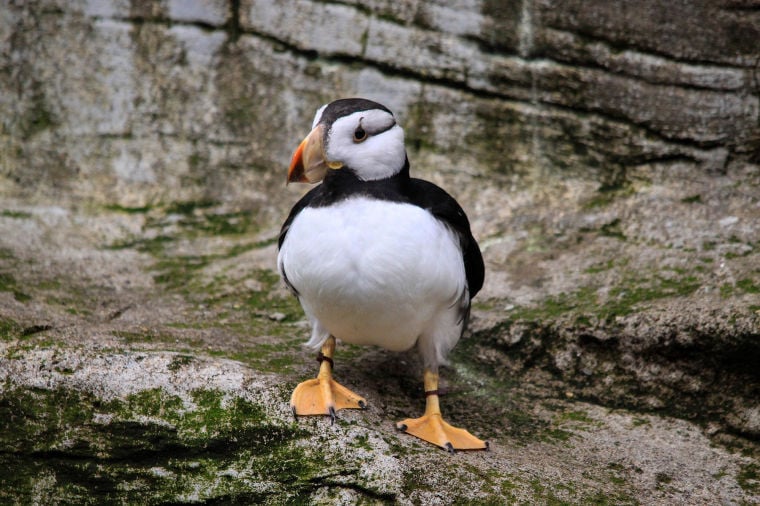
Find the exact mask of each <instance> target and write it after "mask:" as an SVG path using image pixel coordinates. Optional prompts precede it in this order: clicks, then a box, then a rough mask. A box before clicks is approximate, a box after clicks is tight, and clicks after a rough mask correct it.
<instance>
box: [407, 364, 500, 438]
mask: <svg viewBox="0 0 760 506" xmlns="http://www.w3.org/2000/svg"><path fill="white" fill-rule="evenodd" d="M425 395H426V396H427V401H426V403H425V414H424V415H422V416H421V417H419V418H408V419H406V420H404V421H403V422H399V423H397V424H396V428H397V429H399V430H403V431H404V432H406V433H407V434H411V435H412V436H416V437H418V438H420V439H422V440H424V441H427V442H428V443H433V444H434V445H437V446H440V447H441V448H443V449H445V450H448V451H449V452H452V453H453V452H454V451H455V450H487V449H488V443H487V442H485V441H483V440H481V439H479V438H477V437H475V436H473V435H472V434H470V433H469V432H467V431H466V430H465V429H459V428H457V427H453V426H451V425H449V424H448V423H446V422H445V421H444V420H443V417H442V416H441V407H440V404H439V402H438V375H437V374H436V373H434V372H432V371H429V370H425Z"/></svg>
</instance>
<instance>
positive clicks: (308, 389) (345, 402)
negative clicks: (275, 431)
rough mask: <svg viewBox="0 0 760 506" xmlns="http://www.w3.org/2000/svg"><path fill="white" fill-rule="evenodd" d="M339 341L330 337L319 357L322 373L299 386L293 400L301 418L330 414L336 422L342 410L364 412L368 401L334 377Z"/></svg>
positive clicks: (291, 401) (291, 402)
mask: <svg viewBox="0 0 760 506" xmlns="http://www.w3.org/2000/svg"><path fill="white" fill-rule="evenodd" d="M334 352H335V338H334V337H333V336H330V337H329V338H327V341H325V344H324V345H322V351H321V352H320V354H319V361H320V362H321V365H320V366H319V374H318V375H317V377H316V378H315V379H310V380H306V381H304V382H303V383H301V384H299V385H298V386H297V387H296V389H295V390H293V395H292V396H291V397H290V408H291V409H292V410H293V414H294V415H295V416H298V415H328V416H329V417H330V418H331V421H332V422H333V423H335V412H336V411H338V410H339V409H364V408H365V407H366V405H367V401H366V400H365V399H364V397H362V396H360V395H357V394H355V393H354V392H352V391H351V390H349V389H348V388H346V387H344V386H343V385H341V384H340V383H338V382H337V381H335V380H334V379H333V378H332V365H333V361H332V356H333V353H334Z"/></svg>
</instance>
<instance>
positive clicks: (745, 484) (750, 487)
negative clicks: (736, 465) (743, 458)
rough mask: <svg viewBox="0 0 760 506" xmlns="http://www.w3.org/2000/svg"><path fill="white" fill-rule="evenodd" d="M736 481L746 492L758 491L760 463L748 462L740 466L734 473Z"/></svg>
mask: <svg viewBox="0 0 760 506" xmlns="http://www.w3.org/2000/svg"><path fill="white" fill-rule="evenodd" d="M736 482H737V483H738V484H739V486H740V487H741V488H742V489H743V490H744V491H746V492H749V493H751V494H754V493H757V492H760V465H758V464H754V463H750V464H747V465H744V466H742V468H741V469H740V470H739V473H738V474H737V475H736Z"/></svg>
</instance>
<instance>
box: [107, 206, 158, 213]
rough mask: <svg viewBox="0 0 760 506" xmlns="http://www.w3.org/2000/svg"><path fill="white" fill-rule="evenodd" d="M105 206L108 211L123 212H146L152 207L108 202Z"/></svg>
mask: <svg viewBox="0 0 760 506" xmlns="http://www.w3.org/2000/svg"><path fill="white" fill-rule="evenodd" d="M105 208H106V209H107V210H108V211H113V212H117V213H124V214H146V213H148V212H150V210H151V209H152V207H151V206H137V207H129V206H122V205H119V204H109V205H107V206H105Z"/></svg>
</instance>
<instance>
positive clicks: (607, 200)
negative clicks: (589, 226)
mask: <svg viewBox="0 0 760 506" xmlns="http://www.w3.org/2000/svg"><path fill="white" fill-rule="evenodd" d="M634 193H635V191H634V189H633V186H631V185H630V184H628V183H625V182H624V183H621V184H613V185H602V186H600V187H599V189H598V190H597V192H596V193H595V194H594V196H593V197H591V198H590V199H589V200H588V201H587V202H586V203H585V204H584V205H583V207H584V209H589V210H590V209H596V208H599V207H606V206H608V205H610V204H612V203H613V202H615V200H617V199H621V198H626V197H629V196H631V195H633V194H634Z"/></svg>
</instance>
